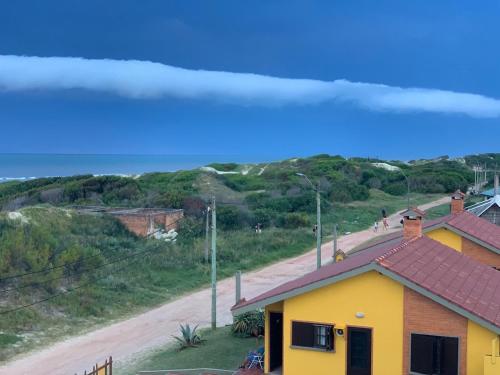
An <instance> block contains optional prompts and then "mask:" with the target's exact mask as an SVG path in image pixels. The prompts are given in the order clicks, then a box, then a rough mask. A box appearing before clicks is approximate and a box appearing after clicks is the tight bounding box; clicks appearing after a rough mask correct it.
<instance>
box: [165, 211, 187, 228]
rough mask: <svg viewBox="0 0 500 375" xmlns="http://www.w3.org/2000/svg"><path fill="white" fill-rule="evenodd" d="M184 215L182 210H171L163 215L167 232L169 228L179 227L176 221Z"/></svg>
mask: <svg viewBox="0 0 500 375" xmlns="http://www.w3.org/2000/svg"><path fill="white" fill-rule="evenodd" d="M183 217H184V211H173V212H171V213H169V214H168V215H166V216H165V221H164V225H165V230H166V231H167V232H168V231H169V230H170V229H177V228H178V227H179V223H178V221H179V220H180V219H182V218H183Z"/></svg>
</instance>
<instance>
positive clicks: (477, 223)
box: [445, 211, 500, 250]
mask: <svg viewBox="0 0 500 375" xmlns="http://www.w3.org/2000/svg"><path fill="white" fill-rule="evenodd" d="M445 222H446V224H448V225H449V226H451V227H453V228H456V229H458V230H459V231H462V232H464V233H467V234H468V235H470V236H472V237H475V238H477V239H479V240H481V241H483V242H486V243H487V244H489V245H491V246H493V247H495V248H497V249H499V250H500V227H499V226H498V225H495V224H493V223H491V222H489V221H488V220H485V219H482V218H480V217H477V216H476V215H474V214H471V213H470V212H467V211H464V212H460V213H458V214H454V215H449V217H448V219H447V220H446V221H445Z"/></svg>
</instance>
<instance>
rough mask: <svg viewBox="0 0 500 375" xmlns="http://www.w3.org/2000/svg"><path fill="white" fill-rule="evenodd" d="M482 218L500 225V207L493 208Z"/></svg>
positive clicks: (494, 206)
mask: <svg viewBox="0 0 500 375" xmlns="http://www.w3.org/2000/svg"><path fill="white" fill-rule="evenodd" d="M481 218H483V219H486V220H488V221H489V222H491V223H493V224H496V225H500V207H498V206H497V205H493V206H491V207H490V208H488V209H487V210H486V211H485V212H484V213H483V214H482V215H481Z"/></svg>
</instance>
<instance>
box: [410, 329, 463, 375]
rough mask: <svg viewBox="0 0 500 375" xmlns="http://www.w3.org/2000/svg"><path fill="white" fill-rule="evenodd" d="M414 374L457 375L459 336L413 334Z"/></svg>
mask: <svg viewBox="0 0 500 375" xmlns="http://www.w3.org/2000/svg"><path fill="white" fill-rule="evenodd" d="M410 372H411V373H412V374H424V375H457V374H458V338H457V337H441V336H431V335H419V334H415V333H412V334H411V367H410Z"/></svg>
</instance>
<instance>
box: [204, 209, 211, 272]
mask: <svg viewBox="0 0 500 375" xmlns="http://www.w3.org/2000/svg"><path fill="white" fill-rule="evenodd" d="M205 216H206V218H205V254H204V255H205V263H206V264H207V263H208V253H209V249H208V241H209V237H210V203H207V208H206V215H205Z"/></svg>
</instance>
